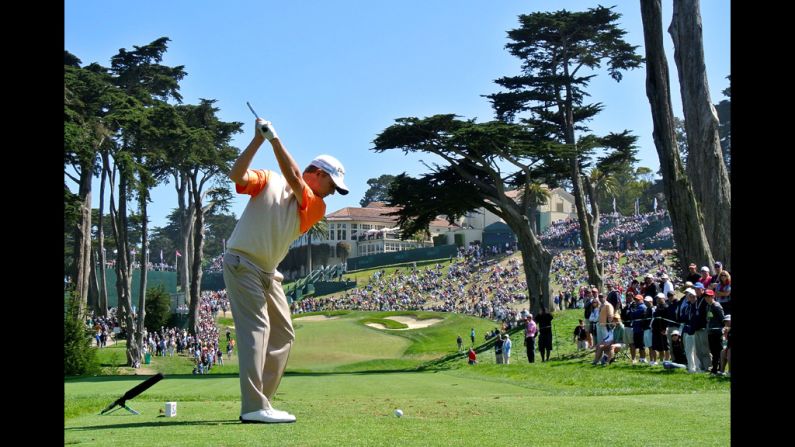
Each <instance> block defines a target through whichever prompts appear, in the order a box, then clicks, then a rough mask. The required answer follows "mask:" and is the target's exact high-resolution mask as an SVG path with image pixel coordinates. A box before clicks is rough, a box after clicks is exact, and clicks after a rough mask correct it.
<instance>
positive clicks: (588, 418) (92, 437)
mask: <svg viewBox="0 0 795 447" xmlns="http://www.w3.org/2000/svg"><path fill="white" fill-rule="evenodd" d="M478 367H479V366H476V367H474V368H470V370H469V371H466V370H464V371H466V372H465V373H463V374H461V371H457V370H453V371H450V372H439V373H431V372H420V373H356V374H297V375H288V376H286V377H285V378H284V379H283V381H282V384H281V387H280V389H279V393H278V398H277V399H276V401H275V402H274V404H275V405H276V406H277V407H279V408H283V409H287V410H289V411H291V412H293V413H295V414H296V416H297V418H298V421H297V422H296V423H294V424H283V425H259V424H257V425H253V424H251V425H243V424H240V423H239V422H238V421H237V416H238V414H239V396H238V394H239V389H238V380H237V377H234V376H174V377H166V379H164V380H162V381H161V382H159V383H158V384H156V385H155V386H153V387H152V388H151V389H150V390H149V391H147V392H145V393H144V394H142V395H141V396H139V397H138V398H136V399H135V400H134V401H131V402H130V403H129V404H130V405H131V406H132V407H133V408H135V409H136V410H138V411H140V412H141V415H139V416H134V415H131V414H129V413H127V412H126V411H125V410H119V411H117V412H114V413H112V414H110V415H106V416H98V415H97V413H99V410H101V409H102V408H103V407H104V406H105V405H106V404H107V403H109V402H111V401H112V400H113V399H115V398H116V397H118V396H119V395H121V394H122V393H124V391H126V390H127V389H129V388H131V387H132V386H134V385H135V384H136V383H138V382H139V380H131V379H121V380H120V379H119V378H98V379H76V380H68V381H67V382H66V384H65V387H66V395H67V399H66V415H65V441H66V444H69V445H71V444H79V445H115V444H119V445H124V446H125V447H132V446H152V445H169V446H238V445H239V446H244V445H282V446H342V445H344V446H348V445H352V446H359V445H362V446H365V445H416V446H446V445H495V444H496V445H524V444H527V445H575V444H577V445H596V444H602V443H608V444H610V445H667V446H670V445H673V446H677V445H681V446H686V445H687V446H692V445H699V446H701V445H728V443H729V406H728V404H729V394H728V393H727V392H726V390H725V389H724V390H722V391H703V390H699V392H697V393H691V392H689V391H684V390H682V389H679V390H677V392H676V393H672V394H640V395H634V394H630V395H589V393H587V392H583V393H577V394H574V395H559V394H557V393H556V392H555V390H554V388H552V389H540V388H538V387H537V385H538V384H537V383H531V384H527V383H525V382H524V381H514V380H494V377H491V376H488V375H487V376H485V377H481V376H479V375H478V374H477V373H475V372H474V371H475V370H476V369H477V368H478ZM494 367H497V366H496V365H495V366H494ZM507 368H509V369H517V368H526V366H525V365H509V366H507ZM560 373H562V371H560ZM617 373H618V374H621V373H620V372H617ZM546 374H550V375H551V374H555V372H554V371H551V370H550V369H548V368H547V371H546ZM683 376H685V377H687V376H688V375H686V374H683ZM593 378H595V377H592V379H593ZM613 379H615V376H613ZM638 379H639V380H642V378H640V377H638ZM598 385H599V384H598V383H594V382H590V383H589V382H585V383H581V384H580V385H579V388H582V389H587V388H592V387H597V386H598ZM167 401H176V402H177V403H178V407H177V416H176V417H174V418H166V417H163V416H160V415H159V410H160V409H161V408H163V406H164V403H165V402H167ZM397 408H400V409H402V410H403V411H404V413H405V415H404V416H403V417H402V418H396V417H395V416H394V415H393V411H394V410H395V409H397ZM707 421H709V423H707ZM600 427H605V429H598V428H600Z"/></svg>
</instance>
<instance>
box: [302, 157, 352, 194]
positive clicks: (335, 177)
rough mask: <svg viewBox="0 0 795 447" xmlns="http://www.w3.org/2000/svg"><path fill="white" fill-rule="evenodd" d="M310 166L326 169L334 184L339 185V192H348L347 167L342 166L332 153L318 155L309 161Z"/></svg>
mask: <svg viewBox="0 0 795 447" xmlns="http://www.w3.org/2000/svg"><path fill="white" fill-rule="evenodd" d="M309 165H310V166H317V167H318V168H320V169H322V170H324V171H326V173H327V174H328V175H329V176H331V180H332V181H333V182H334V186H336V187H337V192H339V193H340V194H342V195H343V196H344V195H345V194H348V187H347V186H346V185H345V168H344V167H343V166H342V163H340V161H339V160H337V159H336V158H334V157H332V156H331V155H325V154H323V155H318V156H317V157H315V159H314V160H312V162H311V163H309Z"/></svg>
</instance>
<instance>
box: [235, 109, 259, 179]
mask: <svg viewBox="0 0 795 447" xmlns="http://www.w3.org/2000/svg"><path fill="white" fill-rule="evenodd" d="M255 126H257V127H259V123H257V124H255ZM264 141H265V136H263V135H262V134H261V133H260V132H258V131H256V132H254V138H252V139H251V143H249V144H248V147H246V149H245V150H244V151H243V153H241V154H240V156H239V157H238V158H237V160H236V161H235V164H233V165H232V169H231V170H230V171H229V178H230V179H232V181H233V182H235V183H237V184H238V185H240V186H246V185H248V167H249V166H251V160H253V159H254V155H256V153H257V149H259V147H260V146H262V143H263V142H264Z"/></svg>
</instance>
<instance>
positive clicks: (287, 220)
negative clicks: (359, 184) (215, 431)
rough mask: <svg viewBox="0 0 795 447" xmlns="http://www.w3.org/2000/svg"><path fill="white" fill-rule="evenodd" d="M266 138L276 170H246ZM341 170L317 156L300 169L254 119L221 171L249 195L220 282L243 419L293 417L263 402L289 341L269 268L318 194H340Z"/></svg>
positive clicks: (320, 212) (267, 126) (313, 212)
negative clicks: (247, 137) (243, 143)
mask: <svg viewBox="0 0 795 447" xmlns="http://www.w3.org/2000/svg"><path fill="white" fill-rule="evenodd" d="M255 115H256V114H255ZM266 139H267V140H268V141H270V143H271V146H272V147H273V153H274V155H275V156H276V161H277V162H278V164H279V171H281V175H279V173H278V172H275V171H270V170H258V169H257V170H252V169H249V165H250V164H251V160H252V159H253V158H254V154H256V152H257V150H258V149H259V147H260V146H261V145H262V143H263V142H264V141H265V140H266ZM344 175H345V169H344V168H343V166H342V164H341V163H340V162H339V161H338V160H337V159H336V158H334V157H331V156H329V155H320V156H318V157H317V158H315V159H314V160H312V162H311V163H310V164H309V166H307V168H306V169H304V171H303V173H301V170H300V169H299V167H298V164H296V162H295V160H293V158H292V157H291V156H290V154H289V153H288V152H287V150H286V149H285V148H284V146H282V143H281V141H280V140H279V137H278V135H276V130H275V129H274V128H273V125H271V123H270V122H269V121H265V120H263V119H261V118H257V121H256V130H255V135H254V138H253V139H252V140H251V143H249V145H248V147H247V148H246V149H245V150H244V151H243V153H242V154H240V157H239V158H238V159H237V161H235V164H234V165H233V166H232V170H231V171H230V172H229V178H230V179H232V181H234V182H235V188H236V190H237V192H238V193H239V194H248V195H250V196H251V198H250V199H249V202H248V204H247V205H246V209H245V210H244V211H243V214H242V215H241V216H240V220H239V221H238V222H237V225H236V226H235V230H234V231H233V232H232V235H231V236H230V238H229V241H227V251H226V253H225V254H224V282H225V283H226V290H227V294H228V296H229V301H230V304H231V306H232V317H233V319H234V321H235V332H236V335H237V347H238V353H239V356H238V359H239V362H240V394H241V408H240V420H241V421H242V422H243V423H280V422H295V416H294V415H292V414H290V413H287V412H285V411H281V410H277V409H275V408H273V406H272V405H271V401H272V399H273V396H274V394H275V393H276V389H277V388H278V387H279V382H280V381H281V378H282V374H283V373H284V369H285V366H286V365H287V358H288V356H289V354H290V348H291V347H292V344H293V340H295V332H294V331H293V325H292V321H291V320H290V308H289V306H288V304H287V298H286V297H285V295H284V290H283V289H282V284H281V283H282V279H283V276H282V274H281V273H279V272H278V271H277V270H276V266H277V265H279V262H281V260H282V259H284V257H285V256H286V255H287V251H288V249H289V248H290V244H291V243H292V242H293V241H294V240H296V239H297V238H298V237H299V236H300V235H301V234H303V233H305V232H306V231H307V230H309V229H310V228H311V227H312V226H313V225H314V224H315V223H317V222H318V221H319V220H320V219H322V218H323V216H324V214H325V212H326V204H325V203H324V202H323V198H324V197H326V196H328V195H330V194H334V192H335V191H339V193H340V194H343V195H344V194H348V187H347V186H345V182H344V178H343V177H344Z"/></svg>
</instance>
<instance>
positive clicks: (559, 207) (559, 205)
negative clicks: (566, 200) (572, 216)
mask: <svg viewBox="0 0 795 447" xmlns="http://www.w3.org/2000/svg"><path fill="white" fill-rule="evenodd" d="M555 210H556V211H557V212H559V213H562V212H563V200H560V199H559V200H558V202H557V203H556V204H555Z"/></svg>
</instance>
